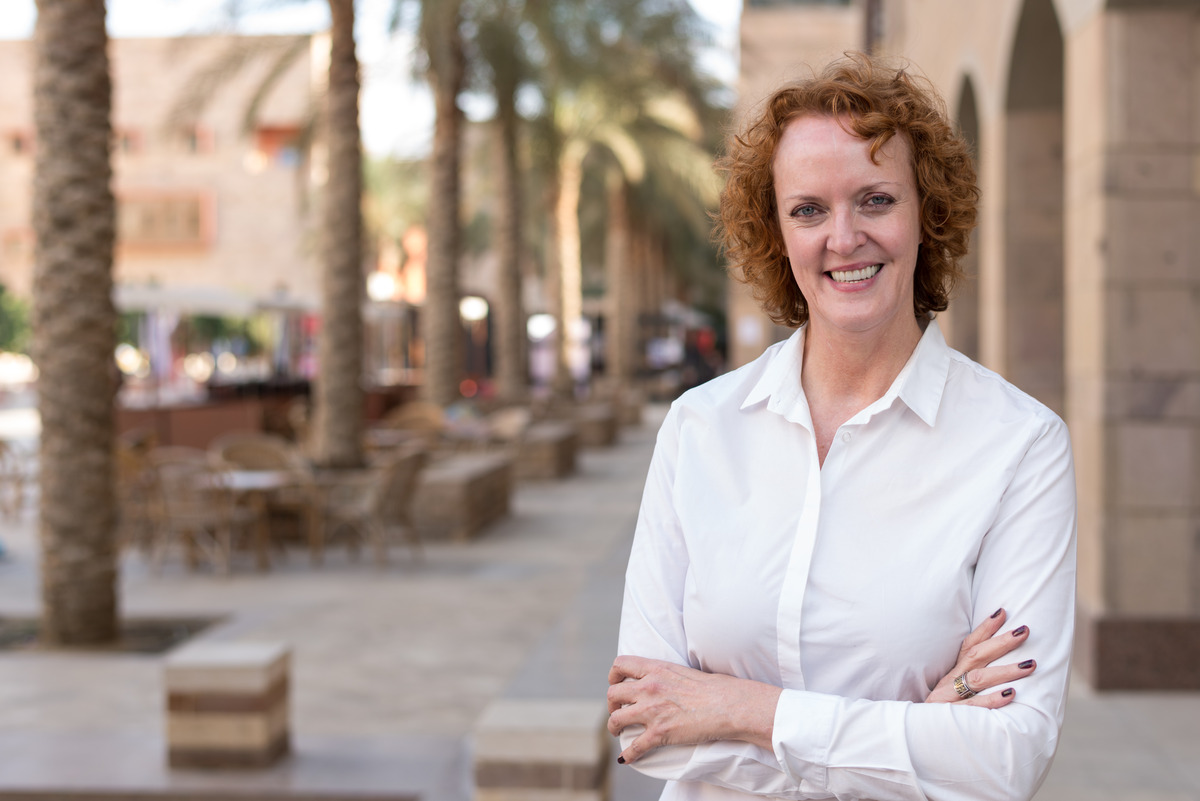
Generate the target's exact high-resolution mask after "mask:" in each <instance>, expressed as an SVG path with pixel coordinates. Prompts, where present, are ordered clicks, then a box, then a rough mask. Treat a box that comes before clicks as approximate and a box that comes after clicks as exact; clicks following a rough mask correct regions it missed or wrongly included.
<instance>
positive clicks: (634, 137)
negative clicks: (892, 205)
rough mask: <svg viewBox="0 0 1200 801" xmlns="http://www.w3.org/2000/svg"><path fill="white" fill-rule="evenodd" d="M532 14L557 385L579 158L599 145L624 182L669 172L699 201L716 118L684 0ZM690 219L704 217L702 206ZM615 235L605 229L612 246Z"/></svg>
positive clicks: (577, 273) (576, 315) (577, 292)
mask: <svg viewBox="0 0 1200 801" xmlns="http://www.w3.org/2000/svg"><path fill="white" fill-rule="evenodd" d="M539 22H540V24H539V25H538V30H539V32H540V35H541V41H543V42H544V43H546V58H545V62H546V64H547V65H552V67H553V68H552V69H550V70H547V74H548V75H549V76H550V79H549V81H548V83H547V85H546V86H545V88H544V89H543V92H544V94H545V97H546V103H547V106H548V111H547V116H548V117H549V118H550V119H551V120H552V123H553V124H552V128H553V131H554V136H555V138H556V142H555V143H554V145H553V147H552V148H551V150H552V151H553V153H554V163H553V165H552V167H551V183H552V184H553V187H552V189H551V192H550V194H551V197H552V198H553V208H554V211H553V213H552V221H551V231H552V237H553V240H554V243H555V244H554V253H553V254H552V256H553V259H554V261H555V262H556V264H557V269H558V271H559V275H558V277H557V278H558V280H557V282H548V283H556V284H557V286H556V287H555V290H556V294H557V296H556V297H554V298H552V301H551V307H552V311H553V312H554V313H555V314H556V316H557V317H558V319H559V326H558V332H560V333H559V334H558V359H557V361H558V374H557V380H556V386H557V387H558V388H559V390H560V391H563V390H565V389H566V388H567V387H569V385H570V378H569V375H568V374H567V362H568V354H569V353H570V352H571V351H572V350H573V349H576V348H579V347H581V345H582V343H580V342H578V341H576V337H577V332H578V330H579V325H578V321H579V320H580V319H581V317H582V283H583V282H582V257H581V233H580V227H579V214H580V204H581V190H582V186H583V180H584V175H585V171H586V166H587V163H588V162H589V160H591V159H592V157H593V154H596V153H604V154H607V156H608V158H607V159H606V160H605V163H606V164H609V165H615V167H616V168H617V170H618V172H619V174H620V176H621V179H622V180H623V181H624V183H626V184H629V185H636V184H639V183H641V182H642V181H643V180H644V179H646V177H647V175H648V174H649V173H651V172H654V173H656V174H657V175H659V176H660V179H661V178H662V177H664V176H668V175H670V174H672V173H673V174H675V175H676V177H677V182H683V183H686V184H687V185H689V186H691V187H692V188H693V189H694V190H695V191H696V192H697V197H698V198H699V199H700V200H701V201H702V205H708V204H711V202H712V201H713V200H715V191H716V187H717V186H718V184H717V181H716V178H715V176H714V175H713V173H712V170H711V161H712V151H711V149H710V148H708V147H707V146H706V143H705V141H704V134H705V132H706V131H707V130H710V129H715V128H717V127H719V126H716V125H714V124H713V120H714V119H715V113H716V111H717V110H716V109H715V105H714V103H713V101H712V94H713V90H714V88H715V87H714V85H713V84H712V82H711V81H709V80H707V79H705V78H704V77H703V76H702V75H701V74H700V72H699V70H698V69H697V67H696V64H695V56H694V51H695V46H696V45H697V44H699V43H700V42H701V41H702V39H703V31H702V30H701V29H700V27H699V23H698V18H697V17H696V16H695V13H694V11H693V10H692V9H691V6H690V5H689V4H688V3H686V2H674V0H665V2H659V3H648V2H644V0H616V1H615V2H612V3H607V4H603V5H602V6H601V5H599V4H589V3H582V2H575V3H563V4H555V6H554V9H553V10H552V11H551V10H547V11H545V12H543V13H542V15H541V16H540V17H539ZM615 180H616V179H615V178H614V179H611V180H610V181H609V184H608V185H609V186H610V192H617V191H622V190H620V189H619V188H618V187H617V186H616V185H615V184H613V183H612V181H615ZM613 200H614V202H618V201H617V199H616V198H613ZM695 205H696V204H695V203H691V204H690V206H692V207H694V206H695ZM618 216H619V215H618ZM618 216H614V215H611V214H610V216H609V219H610V222H612V223H613V224H619V222H620V221H619V219H618ZM699 219H700V220H701V221H702V224H704V225H707V220H706V217H705V214H704V212H703V210H702V209H701V210H700V212H699ZM621 241H622V236H621V235H619V234H618V233H614V235H613V242H614V245H613V247H614V248H619V247H620V244H619V243H620V242H621ZM611 258H612V259H613V260H616V259H618V258H619V256H617V254H615V253H614V254H613V255H612V257H611ZM614 263H615V261H614ZM614 277H615V273H614ZM609 289H610V291H611V290H613V289H614V287H612V286H610V287H609ZM612 302H613V301H612V299H610V304H611V303H612ZM625 305H627V304H622V306H621V308H624V306H625ZM623 313H624V314H627V312H623ZM619 328H620V326H619V325H618V329H619ZM617 333H618V335H619V336H621V338H622V341H624V342H626V343H628V342H630V339H629V337H628V336H627V335H625V334H623V333H622V332H621V331H620V330H618V332H617ZM621 369H624V367H623V366H622V367H621Z"/></svg>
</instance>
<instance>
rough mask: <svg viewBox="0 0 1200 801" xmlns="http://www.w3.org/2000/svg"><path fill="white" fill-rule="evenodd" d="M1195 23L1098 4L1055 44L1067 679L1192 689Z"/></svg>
mask: <svg viewBox="0 0 1200 801" xmlns="http://www.w3.org/2000/svg"><path fill="white" fill-rule="evenodd" d="M1198 33H1200V11H1198V10H1197V9H1195V8H1192V7H1183V6H1181V5H1180V4H1175V3H1161V4H1160V3H1155V2H1148V3H1142V4H1138V5H1133V4H1127V3H1119V2H1118V3H1109V8H1108V10H1106V11H1104V12H1101V13H1097V14H1096V15H1095V16H1094V17H1093V18H1091V19H1090V20H1088V21H1087V22H1086V23H1085V24H1083V25H1081V26H1079V27H1077V28H1075V29H1074V30H1073V31H1072V32H1071V34H1070V35H1069V36H1068V39H1067V42H1066V82H1067V86H1066V112H1067V119H1066V132H1067V137H1066V138H1067V152H1066V161H1067V164H1066V193H1065V194H1066V223H1067V237H1066V263H1067V272H1066V284H1067V292H1066V295H1067V310H1066V318H1067V324H1066V329H1067V331H1066V340H1067V342H1066V355H1067V376H1066V382H1067V392H1066V395H1067V419H1068V422H1069V424H1070V428H1071V434H1072V438H1073V442H1074V448H1075V459H1076V465H1077V470H1078V485H1079V500H1080V518H1079V535H1080V543H1079V557H1080V575H1079V604H1080V606H1079V611H1080V615H1079V630H1078V649H1077V655H1078V659H1079V662H1078V664H1079V666H1080V668H1081V669H1082V671H1083V673H1084V675H1085V676H1086V677H1087V679H1088V680H1089V682H1090V683H1091V684H1092V686H1093V687H1095V688H1097V689H1127V688H1129V689H1131V688H1158V689H1167V688H1189V689H1200V534H1198V531H1200V252H1198V249H1197V244H1200V241H1198V240H1200V232H1198V229H1200V226H1198V225H1197V222H1198V221H1200V37H1198Z"/></svg>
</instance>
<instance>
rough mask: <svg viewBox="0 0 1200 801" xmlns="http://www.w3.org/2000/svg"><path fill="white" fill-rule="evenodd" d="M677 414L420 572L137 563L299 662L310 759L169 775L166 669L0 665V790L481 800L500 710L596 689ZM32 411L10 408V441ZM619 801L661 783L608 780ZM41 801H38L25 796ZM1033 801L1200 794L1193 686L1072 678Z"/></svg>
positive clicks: (31, 568) (11, 564) (162, 586)
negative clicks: (213, 569) (660, 453)
mask: <svg viewBox="0 0 1200 801" xmlns="http://www.w3.org/2000/svg"><path fill="white" fill-rule="evenodd" d="M662 412H663V409H662V408H654V409H651V411H650V413H649V414H648V415H647V420H646V423H645V424H644V425H643V426H642V427H640V428H636V429H626V430H625V431H624V432H623V433H622V437H621V441H620V443H619V444H618V445H617V446H615V447H613V448H610V449H597V450H589V451H586V452H585V453H584V454H583V456H582V459H581V469H580V471H579V473H578V475H576V476H575V477H573V478H570V479H568V480H565V481H559V482H550V483H522V484H521V485H520V486H519V488H518V491H517V493H516V496H515V498H514V503H513V514H512V515H511V517H509V518H507V519H506V520H504V521H502V522H500V523H498V524H496V525H494V526H493V527H491V528H490V529H488V531H487V532H486V533H485V534H484V535H483V536H482V537H481V538H480V539H478V540H476V541H473V542H470V543H468V544H466V545H461V546H455V545H452V544H442V543H434V544H431V545H430V547H429V548H428V552H427V557H426V560H425V562H424V563H423V564H419V565H417V564H413V563H411V562H410V561H409V560H408V559H407V554H406V553H405V552H404V551H397V552H396V553H395V555H394V558H393V563H392V566H390V567H389V568H386V569H382V570H380V569H377V568H375V567H374V566H373V565H372V564H371V563H370V562H369V560H364V561H363V562H362V563H355V562H353V561H350V560H349V559H348V558H347V556H346V555H345V554H344V553H340V552H338V551H336V550H335V551H334V552H333V553H331V554H330V558H329V559H328V560H327V563H326V564H325V565H324V566H322V567H320V568H312V567H310V566H309V564H308V561H307V559H306V558H305V557H304V555H303V554H302V553H300V552H298V551H297V552H296V553H295V554H292V555H291V556H290V558H289V559H288V560H286V561H285V562H284V563H283V564H281V565H278V566H277V567H276V568H275V569H274V570H273V571H272V572H271V573H269V574H266V575H260V574H257V573H255V572H254V571H253V569H252V567H251V565H250V564H249V563H248V562H247V563H243V564H241V565H240V566H239V569H237V570H236V572H235V573H234V575H233V576H232V577H230V578H219V577H214V576H211V575H207V574H205V573H191V574H189V573H187V572H186V571H184V570H183V569H182V568H181V567H179V566H178V565H171V564H168V565H167V567H166V568H165V569H164V570H163V572H162V574H161V575H153V574H151V573H150V572H149V571H148V570H147V569H146V567H145V565H144V564H143V563H142V562H141V560H140V559H139V558H138V557H137V556H136V555H131V556H130V557H128V558H127V560H126V562H125V564H124V573H123V578H122V583H123V598H122V603H123V606H124V613H125V615H127V616H130V617H136V616H192V615H200V616H209V615H211V616H219V617H220V618H221V622H220V623H219V624H218V625H215V626H213V627H212V628H210V629H208V630H206V631H205V632H204V633H203V634H202V635H200V636H202V637H204V638H208V639H213V640H225V639H255V640H273V641H284V642H286V643H288V644H289V645H290V646H291V647H292V649H293V674H292V678H293V685H292V711H293V734H294V745H295V753H294V755H293V756H292V757H291V758H289V759H288V760H286V761H284V762H283V763H281V764H280V765H278V766H277V767H275V768H272V769H269V770H263V771H252V772H215V773H210V772H200V771H183V770H167V769H166V767H165V765H164V745H163V743H164V739H163V738H164V733H163V713H162V697H163V691H162V677H161V673H162V658H161V657H160V656H144V655H127V654H125V655H122V654H96V653H74V654H69V653H46V652H37V651H26V652H10V653H0V755H2V756H0V796H4V795H8V796H10V797H11V796H13V795H20V793H21V791H28V792H30V793H37V792H44V791H51V790H58V791H72V790H73V791H85V790H90V791H111V792H112V793H113V794H114V795H118V796H119V795H121V794H122V791H140V792H171V793H181V794H182V793H191V794H193V796H194V797H198V796H197V795H196V794H203V793H205V792H213V793H220V792H231V791H232V792H255V791H259V792H268V791H269V792H272V793H287V792H294V793H299V794H304V793H308V794H315V793H330V792H335V791H336V792H339V793H345V794H347V795H369V796H372V797H377V798H387V797H399V796H404V795H411V794H417V795H420V797H421V798H423V799H426V800H427V801H468V799H469V798H470V795H471V790H470V758H469V734H470V730H471V727H472V724H473V723H474V721H475V719H476V718H477V717H478V715H479V714H480V713H481V712H482V710H483V709H484V708H485V707H486V705H487V704H488V703H489V702H491V701H492V700H494V699H496V698H498V697H516V696H541V697H545V696H553V697H574V698H577V697H583V698H589V697H595V698H597V699H600V698H602V697H603V693H604V688H605V673H606V670H607V666H608V662H609V661H610V659H611V655H612V650H613V647H614V643H615V637H616V621H617V615H618V610H619V604H620V593H621V586H622V577H623V572H624V562H625V559H626V556H627V554H628V549H629V539H630V534H631V531H632V528H633V522H634V519H635V515H636V511H637V504H638V499H639V496H640V492H641V485H642V481H643V479H644V476H645V470H646V465H647V463H648V460H649V456H650V451H651V448H652V445H653V436H654V431H655V429H656V428H657V424H658V421H659V420H660V419H661V415H662ZM16 414H20V412H14V411H12V410H8V411H5V410H3V409H0V430H5V426H6V425H7V426H8V427H9V429H8V430H9V434H10V435H11V430H12V428H13V427H14V426H17V427H19V426H20V425H21V424H22V420H21V419H18V418H16V417H14V415H16ZM0 540H3V541H4V543H5V545H7V546H8V556H7V558H6V559H5V560H3V561H0V616H17V615H34V614H36V612H37V607H38V597H37V548H36V545H35V542H34V533H33V517H32V512H31V511H27V512H26V514H25V516H24V517H23V518H22V519H21V520H20V521H17V522H16V523H13V522H11V521H2V520H0ZM612 776H613V798H614V801H650V799H654V798H656V797H657V787H658V785H657V784H656V783H655V782H651V781H648V780H645V779H643V778H641V777H640V776H639V775H638V774H636V773H634V772H633V771H630V770H628V769H625V768H621V767H618V766H616V765H614V766H613V774H612ZM29 797H33V795H30V796H29ZM1038 799H1039V801H1084V799H1087V801H1109V800H1110V799H1111V801H1117V800H1118V799H1120V801H1130V799H1138V800H1139V801H1200V693H1174V694H1153V693H1138V694H1126V693H1116V694H1103V695H1096V694H1094V693H1092V692H1090V691H1089V690H1088V689H1087V688H1086V686H1084V685H1083V684H1082V683H1081V682H1076V683H1075V687H1074V689H1073V691H1072V696H1071V700H1070V710H1069V714H1068V723H1067V730H1066V733H1065V735H1064V740H1063V745H1062V748H1061V749H1060V753H1059V757H1058V759H1057V761H1056V763H1055V767H1054V769H1053V771H1052V773H1051V775H1050V778H1049V779H1048V780H1047V782H1046V785H1045V787H1044V788H1043V790H1042V792H1041V793H1040V794H1039V796H1038Z"/></svg>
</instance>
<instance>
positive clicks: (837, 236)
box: [826, 209, 867, 256]
mask: <svg viewBox="0 0 1200 801" xmlns="http://www.w3.org/2000/svg"><path fill="white" fill-rule="evenodd" d="M866 239H867V237H866V234H865V233H864V232H863V231H862V230H861V229H860V228H859V219H858V215H857V214H855V213H854V211H853V210H851V209H841V210H839V211H836V212H834V214H833V216H832V219H831V220H830V229H829V240H828V242H827V243H826V247H828V248H829V250H830V251H831V252H833V253H837V254H839V255H843V256H848V255H850V254H851V253H853V252H854V251H855V250H857V249H858V248H859V246H860V245H862V244H863V243H864V242H866Z"/></svg>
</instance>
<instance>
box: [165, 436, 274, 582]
mask: <svg viewBox="0 0 1200 801" xmlns="http://www.w3.org/2000/svg"><path fill="white" fill-rule="evenodd" d="M148 460H149V462H150V464H151V465H152V467H153V475H154V482H155V483H154V487H155V491H156V494H157V499H158V503H157V520H156V523H155V528H154V531H155V533H154V542H153V544H152V549H151V563H152V565H153V566H154V569H155V570H156V571H157V570H158V569H160V568H161V565H162V559H163V556H164V554H165V553H166V551H167V550H168V549H169V548H170V547H171V545H172V544H174V543H176V542H178V543H181V544H182V545H183V546H184V547H185V549H186V553H187V561H188V566H189V567H195V566H196V564H197V562H198V561H199V560H200V559H203V560H204V561H206V562H208V563H209V564H211V565H212V566H213V568H214V569H216V570H217V571H218V572H220V573H226V574H227V573H229V571H230V568H231V563H232V559H233V552H234V548H235V547H236V546H237V545H238V544H239V543H240V541H241V540H243V539H245V540H248V539H249V538H250V537H251V535H252V533H253V531H254V527H255V526H256V525H257V524H258V515H257V513H256V512H255V511H254V510H252V509H249V508H247V507H244V506H240V505H238V503H237V498H236V496H235V495H234V493H233V491H232V490H231V489H230V488H229V486H228V483H227V481H226V477H225V473H224V471H223V470H221V469H220V468H219V467H217V466H215V465H213V464H212V462H211V461H210V460H209V459H208V457H207V454H206V453H205V452H204V451H202V450H197V449H193V448H183V447H178V446H168V447H161V448H155V449H154V450H152V451H151V452H150V454H149V456H148Z"/></svg>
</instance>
